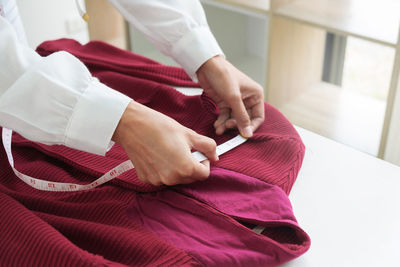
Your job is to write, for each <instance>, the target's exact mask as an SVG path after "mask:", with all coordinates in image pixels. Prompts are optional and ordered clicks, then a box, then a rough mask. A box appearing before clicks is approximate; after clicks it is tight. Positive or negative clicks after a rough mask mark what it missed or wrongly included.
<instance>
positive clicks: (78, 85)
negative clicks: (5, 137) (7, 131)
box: [0, 18, 131, 154]
mask: <svg viewBox="0 0 400 267" xmlns="http://www.w3.org/2000/svg"><path fill="white" fill-rule="evenodd" d="M0 40H1V42H0V125H1V126H3V127H8V128H11V129H13V130H15V131H17V132H18V133H20V134H21V135H23V136H24V137H26V138H28V139H30V140H33V141H37V142H41V143H44V144H63V145H66V146H69V147H72V148H76V149H80V150H84V151H88V152H92V153H96V154H104V153H105V152H106V150H107V148H108V147H109V145H110V140H111V136H112V134H113V132H114V130H115V128H116V126H117V124H118V121H119V119H120V117H121V116H122V113H123V112H124V110H125V108H126V106H127V105H128V103H129V101H130V100H131V99H130V98H128V97H126V96H124V95H122V94H120V93H118V92H116V91H114V90H112V89H110V88H108V87H107V86H105V85H103V84H101V83H100V82H99V81H98V80H97V79H95V78H93V77H92V76H91V74H90V73H89V71H88V70H87V68H86V67H85V66H84V65H83V64H82V63H81V62H80V61H79V60H78V59H77V58H75V57H74V56H72V55H71V54H68V53H66V52H57V53H54V54H52V55H50V56H48V57H40V56H39V55H38V54H37V53H36V52H35V51H33V50H32V49H30V48H29V47H27V46H25V45H22V44H21V43H20V42H19V41H18V39H17V37H16V34H15V32H14V30H13V29H12V27H11V26H10V25H9V24H8V23H7V22H6V21H5V20H4V19H3V18H0Z"/></svg>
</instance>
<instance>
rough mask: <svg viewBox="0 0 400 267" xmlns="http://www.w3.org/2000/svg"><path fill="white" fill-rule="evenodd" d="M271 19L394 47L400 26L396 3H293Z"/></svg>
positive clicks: (387, 0)
mask: <svg viewBox="0 0 400 267" xmlns="http://www.w3.org/2000/svg"><path fill="white" fill-rule="evenodd" d="M273 14H274V15H278V16H283V17H286V18H290V19H295V20H297V21H300V22H302V23H306V24H311V25H314V26H318V27H322V28H325V29H327V30H328V31H331V32H336V33H339V34H344V35H353V36H356V37H360V38H364V39H367V40H370V41H374V42H378V43H382V44H384V45H389V46H395V45H396V43H397V38H398V33H399V26H400V1H399V0H380V1H375V0H292V1H286V3H285V4H283V5H280V6H279V7H278V8H276V10H274V11H273Z"/></svg>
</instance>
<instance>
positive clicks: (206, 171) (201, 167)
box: [191, 159, 210, 181]
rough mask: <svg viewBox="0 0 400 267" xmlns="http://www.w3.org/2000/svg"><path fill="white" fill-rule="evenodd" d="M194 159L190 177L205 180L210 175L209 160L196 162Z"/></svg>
mask: <svg viewBox="0 0 400 267" xmlns="http://www.w3.org/2000/svg"><path fill="white" fill-rule="evenodd" d="M193 161H194V166H195V167H194V170H193V175H192V177H191V178H192V179H195V180H201V181H203V180H205V179H207V178H208V176H210V161H208V160H205V161H203V162H201V163H200V162H197V161H195V159H193Z"/></svg>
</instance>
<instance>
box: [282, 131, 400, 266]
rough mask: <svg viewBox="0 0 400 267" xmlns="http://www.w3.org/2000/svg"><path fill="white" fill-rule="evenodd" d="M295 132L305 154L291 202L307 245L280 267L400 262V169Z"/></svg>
mask: <svg viewBox="0 0 400 267" xmlns="http://www.w3.org/2000/svg"><path fill="white" fill-rule="evenodd" d="M297 130H298V132H299V133H300V135H301V137H302V139H303V142H304V144H305V145H306V155H305V158H304V162H303V166H302V168H301V171H300V173H299V176H298V178H297V181H296V183H295V185H294V186H293V189H292V192H291V193H290V200H291V202H292V205H293V209H294V213H295V215H296V217H297V219H298V221H299V224H300V226H301V227H302V228H303V229H304V230H305V231H306V232H307V233H308V234H309V235H310V237H311V248H310V250H309V251H308V252H307V253H306V254H304V255H303V256H301V257H300V258H298V259H296V260H294V261H291V262H289V263H287V264H285V265H284V266H285V267H289V266H290V267H294V266H296V267H299V266H304V267H305V266H307V267H314V266H315V267H320V266H324V267H329V266H335V267H337V266H340V267H344V266H352V267H353V266H363V267H366V266H374V267H375V266H385V267H388V266H400V167H397V166H395V165H392V164H390V163H387V162H385V161H382V160H380V159H377V158H374V157H372V156H370V155H367V154H364V153H361V152H359V151H356V150H354V149H352V148H349V147H347V146H344V145H341V144H339V143H336V142H334V141H331V140H329V139H327V138H324V137H321V136H319V135H317V134H314V133H311V132H309V131H307V130H304V129H301V128H297ZM360 134H362V133H360Z"/></svg>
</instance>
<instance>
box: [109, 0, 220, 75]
mask: <svg viewBox="0 0 400 267" xmlns="http://www.w3.org/2000/svg"><path fill="white" fill-rule="evenodd" d="M110 2H111V3H112V4H113V5H114V6H115V7H116V8H117V9H118V10H119V11H120V12H121V14H122V15H124V17H125V18H126V19H127V20H128V21H129V22H130V23H131V24H132V25H133V26H134V27H135V28H136V29H137V30H139V31H140V32H142V33H143V34H144V35H145V36H146V37H147V38H148V40H149V41H150V42H152V43H153V44H154V45H155V46H156V47H157V48H158V49H159V50H160V51H161V52H162V53H164V54H165V55H167V56H170V57H172V58H173V59H174V60H175V61H176V62H178V63H179V64H180V65H181V66H182V67H183V68H184V69H185V71H186V72H187V73H188V75H189V76H190V77H192V78H195V77H196V71H197V69H198V68H199V67H200V66H201V65H202V64H203V63H204V62H206V61H207V60H208V59H210V58H212V57H214V56H216V55H223V52H222V50H221V48H220V47H219V45H218V43H217V41H216V40H215V38H214V36H213V34H212V33H211V31H210V29H209V27H208V24H207V20H206V17H205V14H204V10H203V8H202V6H201V4H200V2H199V1H197V0H190V1H188V0H152V1H148V0H110Z"/></svg>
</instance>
